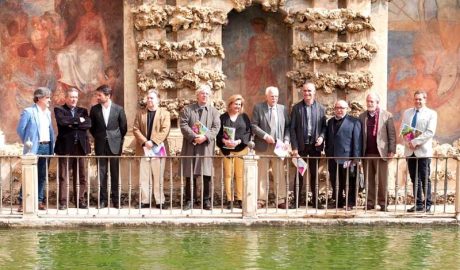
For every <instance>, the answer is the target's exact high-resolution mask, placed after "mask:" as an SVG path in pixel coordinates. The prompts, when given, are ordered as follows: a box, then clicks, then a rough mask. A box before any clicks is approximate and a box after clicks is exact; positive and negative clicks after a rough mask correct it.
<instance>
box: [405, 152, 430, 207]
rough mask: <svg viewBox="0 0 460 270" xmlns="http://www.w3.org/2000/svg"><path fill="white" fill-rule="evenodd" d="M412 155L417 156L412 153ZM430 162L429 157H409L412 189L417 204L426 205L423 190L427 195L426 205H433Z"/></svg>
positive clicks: (408, 163) (408, 164)
mask: <svg viewBox="0 0 460 270" xmlns="http://www.w3.org/2000/svg"><path fill="white" fill-rule="evenodd" d="M411 157H415V155H414V154H412V156H411ZM430 162H431V160H430V159H429V158H409V159H407V167H408V169H409V175H410V179H411V180H412V185H413V187H412V191H413V192H414V196H416V198H415V201H416V204H417V206H424V205H425V202H424V201H423V200H422V192H423V194H424V195H425V201H426V206H431V204H432V201H431V180H430ZM422 183H423V184H422Z"/></svg>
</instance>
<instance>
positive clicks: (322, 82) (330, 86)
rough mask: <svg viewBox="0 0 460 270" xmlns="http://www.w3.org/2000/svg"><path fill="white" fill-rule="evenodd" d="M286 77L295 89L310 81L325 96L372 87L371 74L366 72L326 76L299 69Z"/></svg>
mask: <svg viewBox="0 0 460 270" xmlns="http://www.w3.org/2000/svg"><path fill="white" fill-rule="evenodd" d="M286 75H287V77H288V78H290V79H291V80H292V81H293V82H294V83H295V85H296V86H297V87H301V86H302V85H303V84H304V83H305V82H306V81H311V82H313V83H314V84H315V86H316V89H317V90H322V91H323V92H324V93H326V94H331V93H333V92H334V91H336V90H339V89H340V90H343V91H345V92H346V93H348V92H349V91H366V90H368V89H369V88H371V87H372V85H373V77H372V74H371V73H370V72H367V71H364V72H343V73H338V74H328V73H321V72H311V71H307V70H305V69H299V70H293V71H289V72H288V73H287V74H286Z"/></svg>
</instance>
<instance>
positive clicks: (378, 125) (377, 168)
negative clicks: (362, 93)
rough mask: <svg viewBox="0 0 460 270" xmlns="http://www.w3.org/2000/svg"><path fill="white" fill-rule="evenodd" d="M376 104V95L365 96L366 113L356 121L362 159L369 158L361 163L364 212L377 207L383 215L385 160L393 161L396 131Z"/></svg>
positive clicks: (377, 100)
mask: <svg viewBox="0 0 460 270" xmlns="http://www.w3.org/2000/svg"><path fill="white" fill-rule="evenodd" d="M379 103H380V97H379V96H378V94H376V93H369V94H368V95H367V97H366V105H367V111H365V112H363V113H361V115H360V116H359V120H360V121H361V127H362V139H363V155H364V157H371V158H370V159H364V162H363V165H364V175H365V178H366V179H367V183H368V185H367V187H366V194H367V204H366V209H367V210H372V209H374V208H375V204H376V203H378V204H379V205H380V211H387V200H386V194H387V182H388V181H387V180H388V162H389V160H388V159H387V158H391V157H393V155H394V153H395V152H396V130H395V125H394V122H393V115H392V114H391V113H390V112H388V111H386V110H384V109H382V108H381V107H380V105H379ZM373 157H379V159H375V158H373ZM376 196H377V197H376Z"/></svg>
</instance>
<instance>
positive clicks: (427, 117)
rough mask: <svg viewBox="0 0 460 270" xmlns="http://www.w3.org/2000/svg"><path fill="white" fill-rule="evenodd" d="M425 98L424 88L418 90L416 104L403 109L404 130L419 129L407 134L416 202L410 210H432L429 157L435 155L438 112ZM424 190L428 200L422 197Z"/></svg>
mask: <svg viewBox="0 0 460 270" xmlns="http://www.w3.org/2000/svg"><path fill="white" fill-rule="evenodd" d="M426 98H427V94H426V92H425V91H416V92H415V94H414V108H410V109H407V110H405V111H404V114H403V118H402V123H401V130H403V129H405V130H407V129H408V128H412V129H415V130H414V131H416V132H414V136H412V138H411V137H410V136H404V155H405V156H406V157H409V158H408V159H407V166H408V168H409V175H410V178H411V180H412V185H413V191H414V196H415V202H416V205H415V206H414V207H412V208H410V209H408V210H407V212H415V211H417V212H423V211H426V212H430V210H431V204H432V202H431V180H430V157H431V156H432V155H433V145H432V144H433V137H434V133H435V131H436V124H437V121H438V114H437V113H436V111H434V110H431V109H429V108H428V107H426ZM422 183H423V184H422ZM422 192H423V193H424V195H425V201H423V200H422Z"/></svg>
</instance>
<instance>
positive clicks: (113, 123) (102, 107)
mask: <svg viewBox="0 0 460 270" xmlns="http://www.w3.org/2000/svg"><path fill="white" fill-rule="evenodd" d="M111 97H112V89H111V88H110V87H109V86H108V85H101V86H99V87H98V88H97V89H96V99H97V102H98V104H97V105H94V106H93V107H91V110H90V113H89V115H90V118H91V128H90V130H89V131H90V133H91V135H93V137H94V148H95V151H96V156H120V155H121V151H122V150H123V140H124V137H125V135H126V132H127V131H128V125H127V122H126V115H125V111H124V110H123V107H121V106H119V105H117V104H115V103H112V100H111ZM109 159H110V178H111V179H110V184H111V190H110V192H111V196H110V199H111V200H112V202H113V205H114V206H115V207H119V202H120V201H119V187H121V183H119V168H118V166H119V159H118V158H109ZM109 159H108V158H100V159H99V163H98V164H99V177H100V185H101V192H100V202H99V205H98V207H100V208H103V207H106V206H109V205H108V199H109V194H108V192H109V191H108V190H107V170H108V167H107V166H108V162H109Z"/></svg>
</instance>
